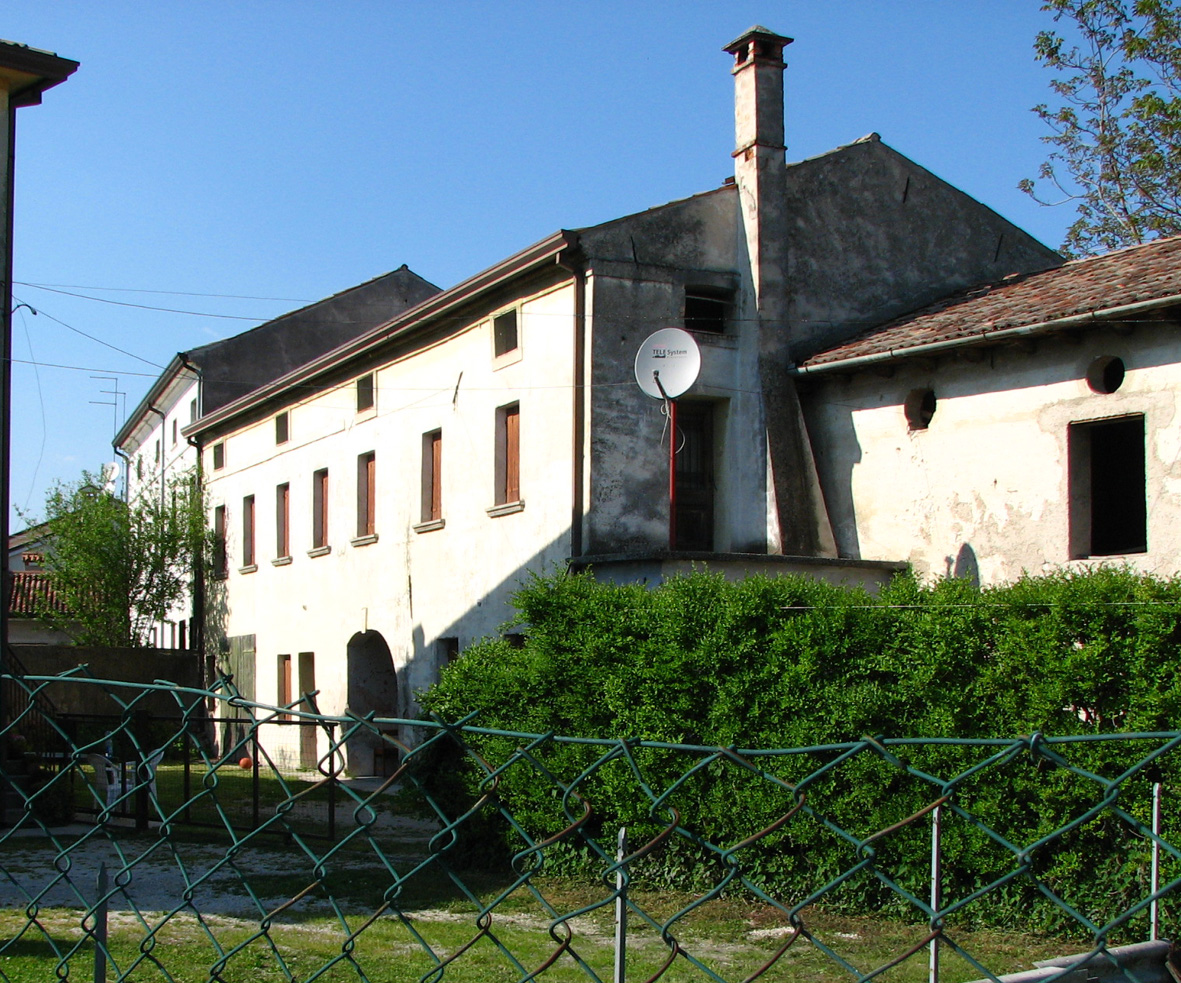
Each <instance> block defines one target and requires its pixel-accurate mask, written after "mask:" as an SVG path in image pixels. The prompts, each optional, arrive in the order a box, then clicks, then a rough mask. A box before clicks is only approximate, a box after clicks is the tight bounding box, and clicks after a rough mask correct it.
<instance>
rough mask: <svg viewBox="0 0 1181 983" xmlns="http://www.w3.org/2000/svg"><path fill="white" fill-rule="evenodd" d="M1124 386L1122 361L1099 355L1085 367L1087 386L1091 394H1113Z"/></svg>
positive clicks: (1116, 357) (1115, 357)
mask: <svg viewBox="0 0 1181 983" xmlns="http://www.w3.org/2000/svg"><path fill="white" fill-rule="evenodd" d="M1123 384H1124V360H1123V359H1122V358H1119V357H1118V356H1115V355H1101V356H1100V357H1099V358H1097V359H1095V361H1093V362H1092V363H1091V364H1090V365H1089V366H1088V367H1087V385H1088V386H1090V387H1091V391H1092V392H1097V393H1113V392H1115V391H1116V390H1117V389H1119V387H1120V386H1122V385H1123Z"/></svg>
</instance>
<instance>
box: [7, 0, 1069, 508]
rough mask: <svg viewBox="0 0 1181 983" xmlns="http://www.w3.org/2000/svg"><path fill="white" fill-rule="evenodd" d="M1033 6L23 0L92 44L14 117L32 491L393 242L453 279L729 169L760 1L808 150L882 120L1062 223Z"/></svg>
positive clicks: (14, 15)
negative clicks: (185, 372) (142, 404)
mask: <svg viewBox="0 0 1181 983" xmlns="http://www.w3.org/2000/svg"><path fill="white" fill-rule="evenodd" d="M1038 7H1039V4H1038V3H1037V0H955V2H948V0H794V2H793V0H763V2H747V0H725V2H705V0H676V2H673V0H644V2H643V3H635V2H634V0H633V2H616V0H606V2H595V0H584V2H580V3H577V4H574V3H571V4H554V3H538V2H502V3H496V2H488V0H486V2H480V3H477V2H447V0H423V2H419V0H382V2H379V0H331V2H330V0H314V2H313V0H269V2H251V0H234V2H230V0H203V2H196V0H189V2H168V3H160V2H158V0H156V2H147V0H145V2H138V3H132V2H120V0H12V2H11V3H9V4H6V5H5V9H4V17H3V19H2V20H0V36H3V37H5V38H7V39H8V40H12V41H17V42H20V43H24V44H30V45H32V46H34V47H39V48H44V49H48V50H51V51H55V52H57V53H58V54H60V55H62V56H64V57H67V58H73V59H76V60H78V61H80V62H81V67H80V68H79V70H78V71H77V73H76V74H75V75H74V76H73V77H72V78H71V79H70V80H69V81H67V82H66V83H65V84H63V85H61V86H60V87H58V88H56V89H53V90H51V91H50V92H49V93H47V94H46V96H45V101H44V104H43V105H41V106H39V107H33V108H29V109H24V110H21V112H20V115H19V117H18V136H17V200H16V243H15V247H16V256H15V273H14V280H15V281H16V285H15V287H14V293H15V295H16V298H17V300H18V301H23V302H25V303H27V304H30V305H32V306H33V307H34V308H35V309H37V310H38V311H39V314H38V315H37V316H32V315H30V313H29V312H28V310H27V309H25V308H21V309H20V310H19V311H18V312H17V314H16V315H15V316H14V319H13V354H14V358H15V359H17V360H18V362H17V364H16V365H15V366H14V373H13V375H14V397H13V472H12V499H13V502H14V505H15V506H17V507H22V508H26V509H27V510H30V511H31V512H32V513H34V515H35V513H36V512H37V510H38V509H39V507H40V504H41V503H42V502H43V501H44V497H45V490H46V488H47V487H48V486H49V485H51V484H52V483H53V481H54V480H55V479H62V480H67V481H68V480H71V479H73V478H75V477H76V476H77V475H78V474H79V472H80V471H81V470H82V469H83V468H90V469H96V468H97V467H99V466H100V465H101V464H102V463H103V462H104V461H108V460H112V459H113V454H112V451H111V448H110V440H111V437H112V435H113V432H114V429H115V426H116V424H117V423H121V422H122V420H123V413H124V412H125V410H129V409H131V408H132V407H134V406H135V404H136V403H137V402H138V401H139V399H140V398H141V397H142V396H143V394H144V392H145V391H146V390H147V388H148V386H149V385H150V384H151V381H152V379H153V378H154V377H155V374H156V372H157V371H158V370H157V368H156V367H155V366H163V365H165V364H167V362H168V361H169V359H170V358H171V357H172V356H173V355H174V354H175V353H176V352H178V351H182V350H186V349H189V348H193V347H196V346H197V345H201V344H204V343H206V342H208V341H210V340H213V339H215V338H221V337H226V336H228V335H231V334H235V333H237V332H238V331H242V330H245V329H247V328H249V327H252V326H253V325H254V324H256V323H258V322H259V321H260V320H265V319H268V318H271V317H274V316H276V315H278V314H281V313H283V312H284V311H287V310H290V309H293V308H295V307H299V306H301V305H302V304H303V303H305V302H309V301H312V300H316V299H319V298H320V297H323V296H326V295H328V294H331V293H334V292H336V291H338V290H341V289H344V288H346V287H348V286H351V285H353V284H356V283H359V282H361V281H363V280H366V279H369V278H370V277H373V276H376V275H379V274H381V273H384V272H386V271H388V270H391V269H394V268H396V267H398V266H400V265H401V264H402V263H406V264H408V265H409V266H410V268H411V269H413V270H414V271H415V272H417V273H419V274H421V275H422V276H424V277H426V278H427V279H428V280H431V281H433V282H434V283H436V284H438V285H440V286H442V287H448V286H451V285H452V284H454V283H456V282H458V281H459V280H462V279H464V278H465V277H467V276H469V275H471V274H472V273H475V272H477V271H478V270H480V269H482V268H484V267H485V266H488V265H490V264H492V263H494V262H496V261H497V260H499V259H502V258H503V257H505V256H507V255H509V254H511V253H513V252H515V251H516V250H518V249H520V248H522V247H524V246H526V245H528V244H530V243H531V242H534V241H536V240H537V239H540V238H542V237H543V236H545V235H547V234H549V233H550V232H553V231H554V230H556V229H559V228H575V227H578V226H583V225H591V224H595V223H597V222H602V221H606V220H608V219H611V218H614V217H617V216H620V215H625V214H628V213H630V212H634V211H639V210H642V209H644V208H648V207H651V206H653V205H658V204H661V203H663V202H665V201H670V200H673V199H676V198H681V197H685V196H686V195H690V194H694V193H697V192H700V191H704V190H707V189H709V188H712V187H716V186H717V185H718V184H720V183H721V181H722V179H723V178H724V177H725V176H726V175H727V174H729V173H731V160H730V151H731V150H732V149H733V122H732V106H733V103H732V87H731V85H732V83H731V77H730V74H729V64H730V61H729V56H728V55H726V54H725V53H723V52H722V51H721V47H722V46H723V45H724V44H726V43H727V42H728V41H730V40H731V39H733V38H734V37H735V36H737V35H738V34H740V33H741V32H742V31H744V30H745V29H746V28H747V27H749V26H750V25H752V24H754V23H760V24H763V25H765V26H767V27H769V28H770V29H772V30H774V31H778V32H780V33H783V34H787V35H789V36H791V37H794V38H795V39H796V40H795V43H794V44H793V45H791V47H789V48H788V49H787V60H788V70H787V73H786V76H785V79H786V93H787V96H786V100H787V143H788V157H789V159H791V160H795V159H800V158H803V157H808V156H812V155H814V154H818V153H823V152H824V151H826V150H829V149H831V148H833V147H835V146H838V145H840V144H844V143H848V142H850V141H852V140H855V139H857V138H858V137H861V136H864V135H865V134H866V133H869V132H871V131H876V132H878V133H880V134H881V136H882V139H883V140H885V142H886V143H888V144H890V145H891V146H892V147H894V148H895V149H897V150H899V151H901V152H902V153H904V154H906V155H907V156H908V157H910V158H912V159H913V160H915V161H916V162H917V163H919V164H921V165H922V166H924V167H926V168H927V169H929V170H931V171H933V172H934V173H935V174H937V175H939V176H940V177H942V178H944V179H946V180H948V181H950V182H951V183H952V184H954V185H956V186H958V187H959V188H961V189H962V190H964V191H966V192H967V193H968V194H970V195H972V196H973V197H975V198H977V199H979V200H981V201H983V202H984V203H986V204H988V205H989V206H991V207H992V208H994V209H996V210H997V211H999V212H1000V213H1001V214H1003V215H1004V216H1006V217H1007V218H1009V219H1011V220H1013V221H1014V222H1016V223H1017V224H1018V225H1021V226H1022V227H1024V228H1026V229H1028V230H1029V231H1030V232H1032V233H1033V234H1034V235H1036V236H1038V237H1039V238H1041V239H1042V240H1043V241H1044V242H1046V243H1048V244H1049V245H1051V246H1057V245H1058V244H1059V243H1060V242H1061V240H1062V237H1063V235H1064V232H1065V229H1066V226H1067V225H1069V224H1070V221H1071V220H1072V217H1073V215H1072V210H1071V209H1070V207H1069V206H1066V207H1063V208H1055V209H1046V208H1042V207H1039V206H1038V205H1036V204H1034V203H1033V202H1031V201H1030V200H1029V199H1028V198H1027V197H1026V196H1024V195H1023V194H1021V193H1020V192H1019V191H1018V190H1017V187H1016V186H1017V182H1018V181H1019V180H1021V179H1022V178H1024V177H1032V176H1034V175H1035V174H1036V171H1037V167H1038V165H1039V163H1040V162H1041V161H1042V160H1043V159H1044V156H1045V147H1044V145H1043V144H1042V143H1041V141H1040V140H1039V138H1040V137H1041V136H1043V135H1044V134H1045V132H1046V131H1045V129H1044V127H1043V125H1042V124H1041V123H1040V122H1039V121H1038V120H1037V118H1036V117H1035V116H1034V114H1033V113H1032V112H1031V111H1030V109H1031V107H1032V106H1034V105H1035V104H1037V103H1038V102H1041V101H1045V100H1047V99H1048V98H1049V89H1048V81H1049V77H1050V75H1049V73H1048V72H1047V71H1046V70H1045V69H1043V68H1041V67H1040V66H1039V65H1038V64H1037V63H1036V62H1035V61H1034V59H1033V54H1032V42H1033V38H1034V36H1035V34H1036V33H1037V31H1038V30H1039V29H1041V28H1043V27H1047V26H1050V25H1051V23H1052V22H1051V21H1050V18H1049V15H1047V14H1044V13H1042V12H1040V11H1039V9H1038ZM34 284H36V285H38V286H33V285H34ZM47 287H53V289H52V290H51V289H46V288H47ZM62 290H65V291H68V292H69V293H73V294H84V295H86V298H100V299H97V300H96V299H85V298H83V297H76V296H70V295H69V293H61V292H54V291H62ZM227 295H232V296H227ZM104 301H106V302H104ZM110 301H117V302H119V303H118V304H116V303H109V302H110ZM128 304H133V305H143V307H134V306H123V305H128ZM144 307H148V308H172V309H176V310H181V311H188V312H196V313H195V314H182V313H169V312H167V311H163V310H148V309H144ZM61 322H64V324H63V323H61ZM66 325H68V326H69V327H66ZM71 329H73V330H71ZM78 332H84V333H85V334H87V335H91V336H93V337H94V338H96V339H100V340H101V342H103V343H105V344H100V343H99V342H98V341H92V340H89V339H87V338H85V337H83V336H82V335H81V334H79V333H78ZM111 346H113V347H111ZM115 349H121V351H116V350H115ZM33 362H36V363H40V364H38V365H36V366H34V365H32V364H30V363H33ZM55 366H70V368H61V367H55ZM96 376H98V377H102V378H94V377H96ZM112 379H115V380H117V382H112V381H111V380H112ZM116 389H117V390H118V391H119V392H120V393H122V394H125V395H123V396H111V395H109V391H111V390H116ZM111 402H117V403H118V404H119V405H118V406H117V407H115V406H111V405H105V404H107V403H111ZM12 522H13V528H21V526H22V525H23V524H24V523H23V520H22V519H20V518H19V517H14V518H13V520H12Z"/></svg>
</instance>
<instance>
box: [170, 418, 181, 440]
mask: <svg viewBox="0 0 1181 983" xmlns="http://www.w3.org/2000/svg"><path fill="white" fill-rule="evenodd" d="M179 431H180V427H179V424H178V423H177V421H176V417H173V418H172V446H173V447H175V446H176V436H177V434H178V433H179Z"/></svg>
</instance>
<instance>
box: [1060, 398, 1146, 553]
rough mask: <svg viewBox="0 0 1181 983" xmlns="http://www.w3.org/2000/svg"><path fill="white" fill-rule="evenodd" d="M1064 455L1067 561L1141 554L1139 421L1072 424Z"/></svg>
mask: <svg viewBox="0 0 1181 983" xmlns="http://www.w3.org/2000/svg"><path fill="white" fill-rule="evenodd" d="M1067 454H1068V459H1069V472H1070V555H1071V557H1072V558H1076V559H1077V558H1081V557H1087V556H1118V555H1122V554H1125V553H1144V552H1146V551H1147V550H1148V508H1147V502H1146V496H1145V491H1146V479H1145V453H1144V417H1143V416H1142V415H1137V416H1127V417H1120V418H1117V419H1114V420H1097V421H1094V422H1089V423H1072V424H1071V425H1070V431H1069V435H1068V450H1067Z"/></svg>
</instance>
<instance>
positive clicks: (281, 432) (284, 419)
mask: <svg viewBox="0 0 1181 983" xmlns="http://www.w3.org/2000/svg"><path fill="white" fill-rule="evenodd" d="M290 435H291V431H290V417H289V416H288V415H287V414H286V413H280V414H279V415H278V416H277V417H275V443H276V444H285V443H287V438H288V437H289V436H290Z"/></svg>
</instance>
